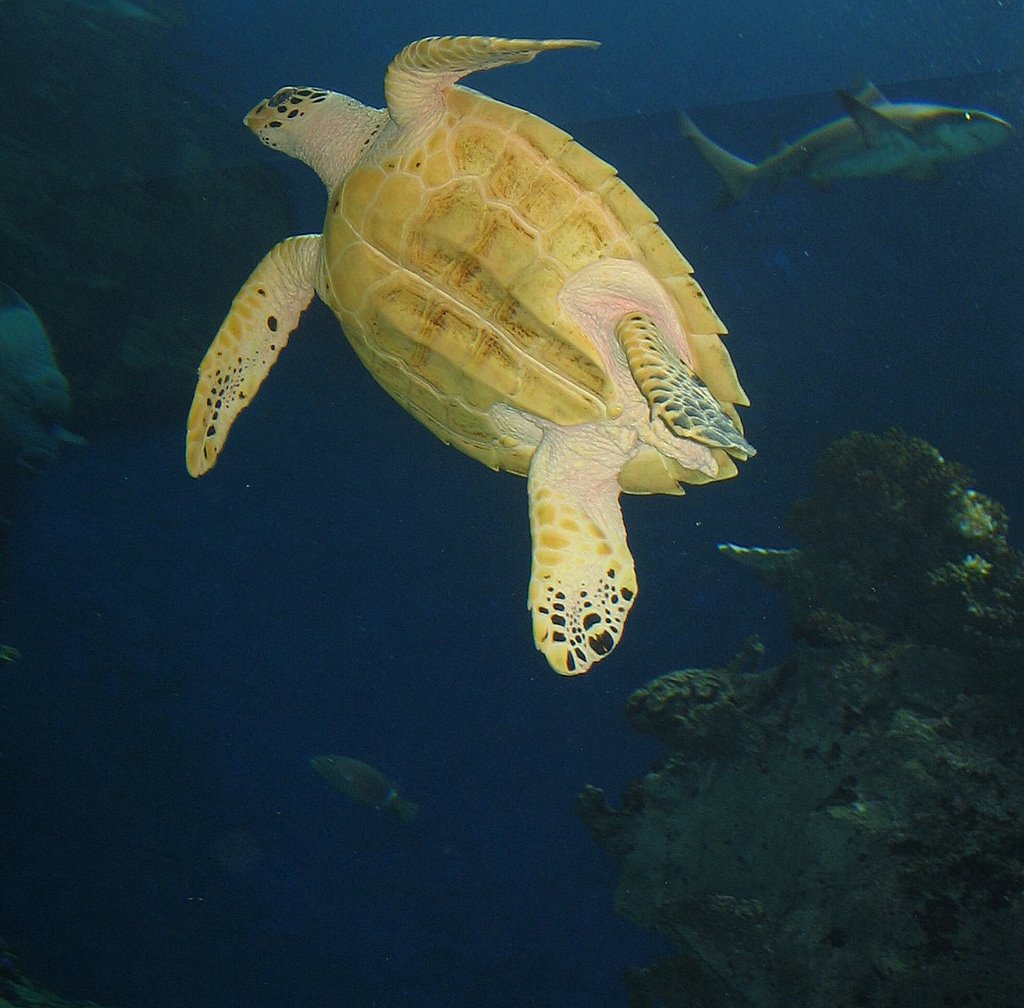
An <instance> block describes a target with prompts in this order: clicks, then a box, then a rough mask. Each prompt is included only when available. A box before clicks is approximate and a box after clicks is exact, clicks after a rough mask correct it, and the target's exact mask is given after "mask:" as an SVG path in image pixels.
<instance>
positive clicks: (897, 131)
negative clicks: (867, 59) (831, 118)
mask: <svg viewBox="0 0 1024 1008" xmlns="http://www.w3.org/2000/svg"><path fill="white" fill-rule="evenodd" d="M836 95H837V97H838V98H839V101H840V102H841V104H842V106H843V109H844V110H845V111H846V114H847V115H848V116H849V117H850V118H851V119H852V120H853V121H854V123H855V124H856V126H857V129H858V130H860V135H861V137H862V138H863V140H864V143H865V144H867V146H868V147H881V146H882V145H883V144H884V143H885V139H886V137H890V138H892V137H899V138H900V139H906V134H907V131H906V130H905V129H904V128H903V127H902V126H898V125H897V124H896V123H894V122H893V121H892V120H891V119H889V118H887V117H886V116H884V115H883V114H882V113H881V112H880V111H879V110H878V108H873V107H872V106H871V105H865V104H864V102H862V101H861V100H860V99H859V98H858V97H857V96H856V95H853V94H850V92H849V91H837V92H836ZM882 107H883V108H884V106H882Z"/></svg>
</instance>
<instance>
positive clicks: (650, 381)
mask: <svg viewBox="0 0 1024 1008" xmlns="http://www.w3.org/2000/svg"><path fill="white" fill-rule="evenodd" d="M615 336H616V338H617V339H618V341H619V343H620V344H622V349H623V350H625V352H626V360H627V362H628V363H629V370H630V371H631V372H632V375H633V380H634V381H635V382H636V384H637V388H639V389H640V391H641V393H642V394H643V397H644V398H645V399H646V400H647V402H648V404H649V405H650V407H651V420H661V421H662V422H663V423H664V424H665V426H666V427H668V429H669V430H670V431H671V432H672V433H673V434H675V435H676V436H677V437H685V438H691V439H692V440H694V441H699V442H700V443H701V444H705V445H708V446H709V447H711V448H724V449H725V450H726V451H727V452H729V453H730V454H731V455H734V456H736V457H737V458H740V459H748V458H750V457H751V456H753V455H754V454H755V452H754V448H753V446H752V445H751V444H750V442H749V441H747V439H746V438H745V437H744V436H743V435H742V434H741V433H740V432H739V431H738V430H737V429H736V426H735V425H734V424H733V422H732V420H731V419H730V418H729V415H728V414H727V413H726V412H725V410H723V409H722V407H721V405H720V404H719V402H718V400H717V399H716V398H715V397H714V396H713V395H712V394H711V392H710V391H709V390H708V387H707V386H706V385H705V384H704V383H703V382H702V381H701V380H700V379H699V378H698V377H697V375H696V374H695V373H694V371H693V369H692V368H691V367H689V365H687V364H686V362H685V361H682V360H680V359H679V358H678V357H677V356H676V355H675V354H674V353H672V351H671V349H670V348H669V346H668V344H667V343H666V341H665V340H664V339H663V338H662V336H661V334H660V333H659V332H658V326H657V324H656V323H655V322H654V320H653V319H652V318H650V316H648V315H645V314H644V313H642V312H631V313H630V314H628V315H626V316H624V317H623V319H622V320H621V321H620V322H619V324H618V326H617V327H616V329H615Z"/></svg>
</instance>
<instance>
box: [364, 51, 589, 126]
mask: <svg viewBox="0 0 1024 1008" xmlns="http://www.w3.org/2000/svg"><path fill="white" fill-rule="evenodd" d="M598 44H599V43H597V42H588V41H586V40H584V39H543V40H536V39H503V38H488V37H486V36H480V35H454V36H447V37H444V38H426V39H421V40H420V41H419V42H413V43H412V44H411V45H407V46H406V47H405V48H404V49H403V50H402V51H401V52H400V53H399V54H398V55H397V56H396V57H395V58H394V59H393V60H392V61H391V65H390V66H389V67H388V72H387V75H386V76H385V78H384V96H385V97H386V98H387V102H388V110H389V111H390V113H391V118H392V119H394V121H395V122H397V123H398V124H399V125H401V126H407V125H410V124H412V123H416V122H422V121H423V118H424V117H425V116H429V115H430V113H431V111H432V110H434V109H435V108H436V109H440V103H441V101H442V100H443V97H444V94H445V92H447V91H448V89H449V88H450V87H451V86H452V85H453V84H454V83H455V82H456V81H458V80H460V79H461V78H463V77H465V76H466V75H467V74H471V73H475V72H476V71H478V70H493V69H494V68H495V67H501V66H507V65H509V64H511V63H529V62H530V60H532V59H533V58H534V57H535V56H537V55H538V54H539V53H542V52H546V51H547V50H549V49H571V48H578V47H581V46H582V47H586V48H591V47H593V46H596V45H598Z"/></svg>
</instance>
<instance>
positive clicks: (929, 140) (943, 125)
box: [679, 84, 1013, 206]
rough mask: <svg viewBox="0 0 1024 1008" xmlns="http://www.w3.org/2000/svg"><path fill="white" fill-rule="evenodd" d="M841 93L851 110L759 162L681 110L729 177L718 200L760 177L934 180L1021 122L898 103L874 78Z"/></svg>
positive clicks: (825, 184)
mask: <svg viewBox="0 0 1024 1008" xmlns="http://www.w3.org/2000/svg"><path fill="white" fill-rule="evenodd" d="M836 94H837V97H838V98H839V102H840V104H841V105H842V106H843V109H844V110H845V111H846V115H845V116H843V117H842V118H841V119H836V120H834V121H833V122H830V123H826V124H825V125H824V126H819V127H818V128H817V129H815V130H811V132H809V133H805V134H804V135H803V136H802V137H800V138H799V139H798V140H794V141H793V142H792V143H791V144H787V145H785V146H783V147H782V148H781V149H780V150H779V151H777V152H776V153H775V154H773V155H771V157H767V158H765V159H764V160H763V161H761V162H760V163H759V164H752V163H751V162H750V161H744V160H743V158H738V157H736V156H735V155H733V154H730V153H729V152H728V151H727V150H725V149H724V148H722V147H719V146H718V144H716V143H715V142H714V141H713V140H711V139H710V138H709V137H707V136H705V135H704V134H703V133H702V132H701V131H700V130H699V129H698V128H697V126H696V124H695V123H694V122H693V120H692V119H691V118H690V117H689V116H688V115H686V113H685V112H682V113H680V115H679V123H680V127H681V129H682V132H683V136H685V137H686V138H687V139H688V140H690V141H691V142H692V143H693V145H694V147H696V148H697V152H698V153H699V154H700V156H701V157H702V158H704V160H705V161H707V163H708V164H709V165H711V167H712V168H714V170H715V171H716V172H718V174H719V176H720V177H721V179H722V181H723V182H724V183H725V185H724V186H723V188H722V191H721V193H720V194H719V197H718V206H728V205H729V204H730V203H735V202H736V201H737V200H739V199H742V198H743V197H744V196H745V195H746V194H747V192H748V191H749V190H750V187H751V186H753V185H754V184H755V183H756V182H762V181H765V182H771V183H772V184H774V185H778V184H779V183H781V182H782V181H783V180H784V179H786V178H789V177H790V176H797V177H801V178H806V179H807V180H808V181H810V182H811V183H812V184H813V185H815V186H817V187H818V188H819V189H822V190H827V189H829V188H831V186H832V183H833V182H837V181H839V180H840V179H850V178H867V177H869V176H875V175H900V176H902V177H903V178H908V179H913V180H915V181H918V182H929V181H932V180H934V179H936V178H938V177H939V169H940V168H941V166H942V165H944V164H948V163H950V162H953V161H960V160H962V159H963V158H966V157H970V156H971V155H972V154H980V153H981V152H982V151H987V150H992V149H993V148H995V147H998V146H1000V145H1001V144H1003V143H1005V142H1006V141H1007V140H1009V139H1010V137H1011V136H1012V135H1013V127H1012V126H1011V125H1010V124H1009V123H1008V122H1006V120H1005V119H1000V118H999V116H995V115H991V114H990V113H988V112H982V111H980V110H979V109H966V108H956V107H953V106H948V105H930V104H927V103H925V102H890V101H889V100H888V98H886V97H885V95H883V94H882V92H881V91H879V90H878V88H876V87H875V86H874V85H873V84H866V85H865V86H864V87H863V88H861V90H860V91H858V92H856V93H853V92H850V91H837V92H836Z"/></svg>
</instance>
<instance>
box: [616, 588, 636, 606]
mask: <svg viewBox="0 0 1024 1008" xmlns="http://www.w3.org/2000/svg"><path fill="white" fill-rule="evenodd" d="M619 590H620V591H621V592H622V597H623V598H624V599H625V600H626V601H627V602H632V601H633V589H632V588H625V587H623V588H620V589H619Z"/></svg>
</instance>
